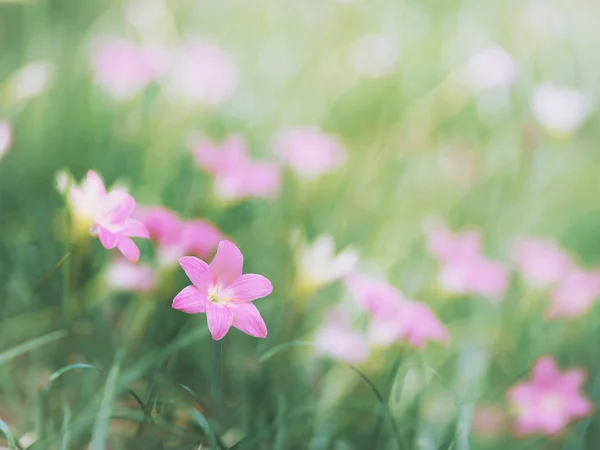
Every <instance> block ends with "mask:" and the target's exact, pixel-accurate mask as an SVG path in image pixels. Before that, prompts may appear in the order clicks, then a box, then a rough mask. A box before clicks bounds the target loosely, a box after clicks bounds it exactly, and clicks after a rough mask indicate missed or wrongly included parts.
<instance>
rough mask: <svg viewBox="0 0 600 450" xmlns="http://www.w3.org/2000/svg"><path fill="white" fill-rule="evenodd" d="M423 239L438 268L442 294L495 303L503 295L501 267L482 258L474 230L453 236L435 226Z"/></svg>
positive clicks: (505, 284)
mask: <svg viewBox="0 0 600 450" xmlns="http://www.w3.org/2000/svg"><path fill="white" fill-rule="evenodd" d="M427 238H428V245H429V250H430V251H431V253H432V254H433V255H434V257H435V258H436V259H437V261H438V263H439V265H440V272H439V281H440V284H441V286H442V287H443V288H444V289H445V290H446V291H448V292H452V293H454V294H463V295H464V294H474V295H480V296H482V297H486V298H488V299H490V300H495V301H497V300H499V299H500V298H501V297H502V295H503V294H504V293H505V292H506V289H507V288H508V282H509V278H508V271H507V269H506V267H505V266H504V265H503V264H501V263H499V262H496V261H492V260H490V259H488V258H486V257H485V255H484V254H483V253H482V249H481V236H480V235H479V233H478V232H477V231H474V230H468V231H463V232H461V233H457V234H453V233H452V232H450V231H449V230H448V229H447V228H446V227H445V226H443V225H438V226H435V227H433V228H432V229H430V230H429V232H428V236H427Z"/></svg>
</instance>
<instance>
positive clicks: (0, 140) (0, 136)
mask: <svg viewBox="0 0 600 450" xmlns="http://www.w3.org/2000/svg"><path fill="white" fill-rule="evenodd" d="M11 144H12V127H11V126H10V124H9V123H8V122H4V121H0V158H2V157H3V156H4V154H5V153H6V152H7V151H8V150H9V149H10V146H11Z"/></svg>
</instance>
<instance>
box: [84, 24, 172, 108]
mask: <svg viewBox="0 0 600 450" xmlns="http://www.w3.org/2000/svg"><path fill="white" fill-rule="evenodd" d="M167 62H168V55H167V53H166V51H165V50H164V49H161V48H157V47H147V46H140V45H138V44H135V43H132V42H129V41H126V40H124V39H122V38H119V37H115V36H101V37H97V38H95V39H94V41H93V43H92V53H91V65H92V71H93V75H94V79H95V81H96V82H97V83H98V84H100V85H101V86H103V87H104V88H105V89H106V90H107V91H108V92H109V93H110V94H111V95H112V96H114V97H116V98H128V97H132V96H134V95H136V94H138V93H140V92H141V91H143V90H144V89H145V88H146V87H147V86H148V85H149V84H150V83H152V82H154V81H156V80H157V79H158V78H159V77H160V76H161V75H162V74H163V73H164V72H165V70H166V68H167Z"/></svg>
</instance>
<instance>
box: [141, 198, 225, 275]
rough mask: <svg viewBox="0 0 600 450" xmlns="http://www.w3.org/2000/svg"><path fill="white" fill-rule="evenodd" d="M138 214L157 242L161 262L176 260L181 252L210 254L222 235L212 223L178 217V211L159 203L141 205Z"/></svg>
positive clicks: (183, 253) (182, 253)
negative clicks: (158, 204) (163, 206)
mask: <svg viewBox="0 0 600 450" xmlns="http://www.w3.org/2000/svg"><path fill="white" fill-rule="evenodd" d="M137 217H138V218H139V219H140V220H141V221H142V223H143V224H144V225H145V226H146V228H147V229H148V232H149V233H150V238H151V239H152V240H153V241H154V242H156V243H157V251H158V259H159V260H160V261H161V263H162V264H165V265H168V264H172V263H175V262H176V261H177V260H178V259H179V258H181V257H182V256H184V255H195V256H198V257H200V258H207V257H209V256H210V255H211V254H212V252H214V251H215V249H216V248H217V245H218V244H219V242H220V241H221V240H222V239H223V238H224V235H223V233H221V232H220V231H219V230H218V229H217V228H216V227H215V226H214V225H213V224H211V223H210V222H207V221H205V220H181V219H180V218H179V217H178V216H177V214H175V213H174V212H173V211H170V210H168V209H166V208H162V207H159V206H158V207H153V208H148V209H142V210H141V211H140V212H139V213H138V214H137Z"/></svg>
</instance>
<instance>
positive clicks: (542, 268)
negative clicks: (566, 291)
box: [511, 238, 573, 288]
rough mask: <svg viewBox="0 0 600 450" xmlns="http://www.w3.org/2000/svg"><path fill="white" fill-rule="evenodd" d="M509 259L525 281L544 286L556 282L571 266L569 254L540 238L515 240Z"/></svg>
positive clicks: (537, 286)
mask: <svg viewBox="0 0 600 450" xmlns="http://www.w3.org/2000/svg"><path fill="white" fill-rule="evenodd" d="M511 259H512V260H513V262H514V264H515V265H516V267H517V270H518V271H519V272H520V274H521V276H522V277H523V278H524V279H525V281H526V282H527V283H528V284H529V285H530V286H532V287H535V288H544V287H548V286H550V285H553V284H556V283H558V282H559V281H560V280H561V279H563V278H564V277H565V276H566V275H567V273H568V272H569V271H570V270H571V269H572V268H573V261H571V258H570V257H569V255H568V254H567V253H566V252H565V251H564V250H563V249H561V248H560V247H559V246H557V245H556V244H555V243H554V242H552V241H550V240H546V239H540V238H527V239H519V240H517V241H515V242H514V243H513V244H512V246H511Z"/></svg>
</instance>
